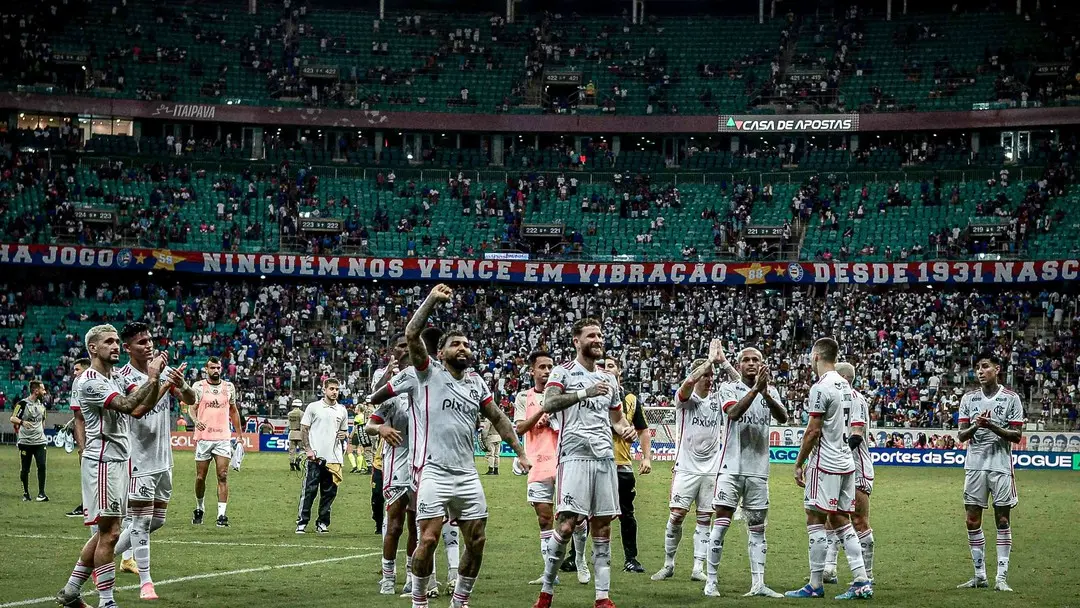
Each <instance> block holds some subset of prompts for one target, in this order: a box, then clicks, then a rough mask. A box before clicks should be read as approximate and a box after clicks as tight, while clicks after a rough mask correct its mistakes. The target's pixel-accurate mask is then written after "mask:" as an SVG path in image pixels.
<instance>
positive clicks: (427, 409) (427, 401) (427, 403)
mask: <svg viewBox="0 0 1080 608" xmlns="http://www.w3.org/2000/svg"><path fill="white" fill-rule="evenodd" d="M430 438H431V396H430V395H429V394H428V386H427V385H426V384H425V385H424V455H423V457H421V458H420V470H421V471H423V469H424V464H425V463H426V462H427V444H428V439H430Z"/></svg>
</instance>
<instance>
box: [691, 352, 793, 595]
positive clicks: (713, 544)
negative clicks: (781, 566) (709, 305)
mask: <svg viewBox="0 0 1080 608" xmlns="http://www.w3.org/2000/svg"><path fill="white" fill-rule="evenodd" d="M735 359H736V364H737V365H738V370H739V374H740V379H739V380H737V381H732V382H725V383H724V384H721V385H720V388H719V391H718V393H719V402H720V411H721V413H722V414H723V424H724V429H723V439H722V440H721V444H722V447H721V449H720V459H719V463H718V465H719V469H718V474H717V476H716V488H715V489H714V492H713V501H712V503H713V508H714V512H713V515H714V519H713V527H712V532H710V534H709V552H708V568H707V570H706V581H705V595H707V596H712V597H719V595H720V592H719V591H718V590H717V586H716V582H717V571H718V570H719V568H720V560H721V557H722V556H723V552H724V537H725V536H726V535H727V531H728V528H729V527H730V526H731V519H732V517H733V516H734V515H735V509H736V508H737V507H739V506H740V504H741V505H742V508H743V513H744V514H745V518H746V524H747V530H748V534H747V540H746V545H747V552H748V554H749V556H750V577H751V583H750V591H749V592H748V593H746V594H745V595H744V597H752V596H763V597H772V598H777V597H783V596H781V595H780V594H779V593H777V592H775V591H773V590H772V589H770V588H769V587H768V586H766V585H765V555H766V552H767V545H766V542H765V522H766V519H767V518H768V514H769V424H770V422H771V421H772V420H773V419H776V421H777V422H778V423H780V424H784V423H786V422H787V410H786V409H784V405H783V403H781V402H780V393H779V392H778V391H777V390H776V387H774V386H772V385H771V380H772V378H771V377H770V376H769V368H768V366H767V365H765V363H764V358H763V357H762V354H761V351H759V350H758V349H756V348H744V349H742V351H740V352H739V355H738V356H737V357H736V358H735Z"/></svg>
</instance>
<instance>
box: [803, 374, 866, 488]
mask: <svg viewBox="0 0 1080 608" xmlns="http://www.w3.org/2000/svg"><path fill="white" fill-rule="evenodd" d="M854 405H855V396H854V395H853V394H852V389H851V385H850V384H848V381H847V380H845V379H844V377H843V376H841V375H840V374H838V373H836V372H835V371H830V372H826V373H825V375H823V376H822V377H821V378H819V379H818V381H817V383H815V384H814V385H813V386H812V387H810V405H809V408H808V411H809V413H810V415H811V416H820V417H821V418H822V429H821V440H820V441H818V444H817V446H815V447H814V449H813V450H812V451H811V452H810V459H809V461H808V462H809V466H812V467H814V468H815V469H817V470H819V471H821V472H822V473H832V474H834V475H843V474H847V473H853V472H854V471H855V459H854V457H853V456H852V455H851V448H850V447H848V443H847V429H848V424H849V423H850V421H851V409H852V407H854Z"/></svg>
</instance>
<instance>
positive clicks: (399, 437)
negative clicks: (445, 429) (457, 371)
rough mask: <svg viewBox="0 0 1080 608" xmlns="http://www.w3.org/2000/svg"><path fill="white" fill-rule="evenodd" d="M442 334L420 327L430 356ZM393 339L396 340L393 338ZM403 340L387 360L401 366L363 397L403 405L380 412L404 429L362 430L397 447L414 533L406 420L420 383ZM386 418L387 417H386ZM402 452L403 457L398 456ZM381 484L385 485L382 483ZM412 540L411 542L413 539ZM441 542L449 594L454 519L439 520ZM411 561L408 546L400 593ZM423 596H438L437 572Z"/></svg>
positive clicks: (456, 554) (454, 560) (407, 588)
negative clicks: (401, 350) (400, 354)
mask: <svg viewBox="0 0 1080 608" xmlns="http://www.w3.org/2000/svg"><path fill="white" fill-rule="evenodd" d="M442 335H443V332H442V330H441V329H439V328H437V327H428V328H427V329H425V330H424V331H422V332H420V339H421V340H423V342H424V347H425V348H426V349H427V352H428V354H429V355H431V356H434V357H438V356H439V340H440V339H441V338H442ZM394 342H395V344H396V343H397V342H398V341H397V340H395V341H394ZM405 344H406V350H405V357H404V360H403V361H401V362H398V363H394V359H393V358H391V362H390V364H389V365H390V366H403V369H401V370H400V371H398V372H397V373H395V374H393V377H392V378H391V377H390V375H389V374H383V379H380V380H379V381H376V382H375V386H377V387H378V390H376V391H375V392H374V393H373V394H372V395H370V396H369V397H368V399H367V401H368V402H369V403H371V404H373V405H374V406H376V407H378V406H381V405H382V404H384V403H386V402H387V400H390V399H394V400H395V403H396V405H397V408H402V407H404V408H405V409H404V412H402V413H393V412H394V411H395V410H387V411H386V412H384V414H385V415H386V416H394V417H395V419H400V418H402V417H403V418H404V419H405V421H406V425H405V431H399V430H397V429H396V428H395V427H393V426H392V425H390V426H388V425H386V424H385V421H384V424H380V425H379V426H378V427H375V429H374V431H372V430H371V429H370V428H368V429H365V432H368V433H371V432H375V433H378V434H379V436H380V438H382V437H386V439H382V440H381V441H380V442H381V443H382V444H383V446H384V449H385V448H386V446H394V447H396V448H398V455H399V458H398V460H397V464H398V469H399V471H398V473H397V476H398V477H399V479H407V480H408V482H409V486H408V488H409V489H408V492H409V495H410V500H409V509H410V512H409V513H408V517H409V518H411V519H412V520H413V522H412V523H410V524H409V532H410V534H411V535H415V534H417V529H416V524H415V517H416V516H415V510H416V509H415V506H414V503H415V501H416V500H415V499H416V489H417V483H418V481H419V480H418V479H417V478H416V476H415V475H414V474H413V469H412V462H411V458H412V453H411V452H410V445H409V441H408V439H409V435H410V434H412V433H410V432H409V430H408V429H409V427H408V424H410V423H412V422H413V420H412V418H411V416H410V413H409V407H410V403H415V402H417V401H418V400H419V399H420V398H421V395H420V394H418V392H417V390H418V389H419V387H420V383H419V380H418V379H417V377H416V370H415V369H414V368H413V367H412V365H410V364H409V363H410V361H409V358H408V346H407V342H406V343H405ZM395 352H396V351H395ZM384 380H385V381H384ZM410 400H411V401H410ZM387 420H389V418H387ZM402 455H403V456H404V457H403V458H400V457H401V456H402ZM383 466H384V467H386V466H389V465H388V464H387V463H386V462H384V463H383ZM402 466H404V470H402V469H401V467H402ZM391 481H392V480H391ZM383 485H385V483H384V484H383ZM414 538H415V536H414ZM413 542H414V543H415V541H413ZM414 546H415V545H414ZM442 546H443V549H444V550H445V551H446V562H447V566H448V568H447V577H446V588H447V593H448V594H452V593H453V592H454V586H455V585H456V584H457V575H458V565H459V561H460V559H459V558H460V546H459V544H458V526H457V522H456V521H451V520H450V519H446V521H445V522H444V523H443V527H442ZM412 563H413V556H412V550H411V549H410V550H409V552H408V554H407V556H406V562H405V568H406V575H405V585H404V587H403V588H402V593H401V597H405V598H410V597H412V588H413V586H412V580H413V577H412ZM395 566H396V564H395ZM384 574H385V573H384ZM395 578H396V576H395ZM381 585H382V583H381V582H380V586H381ZM427 596H428V597H429V598H435V597H439V581H438V580H437V576H435V575H432V578H431V582H430V583H429V584H428V591H427Z"/></svg>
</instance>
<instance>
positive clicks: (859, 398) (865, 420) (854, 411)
mask: <svg viewBox="0 0 1080 608" xmlns="http://www.w3.org/2000/svg"><path fill="white" fill-rule="evenodd" d="M851 394H852V395H853V396H854V397H855V401H854V405H853V406H852V407H851V428H852V429H854V428H855V427H863V428H864V429H865V428H866V427H867V426H868V425H869V424H870V406H869V404H867V402H866V397H863V394H862V393H860V392H859V391H857V390H855V389H851ZM863 433H864V434H863V440H862V441H861V442H860V443H859V447H858V448H856V449H855V453H854V454H852V457H853V458H854V459H855V468H857V469H858V470H859V474H860V475H862V476H863V478H865V479H873V478H874V461H873V460H872V459H871V458H870V445H869V444H868V443H867V438H866V435H868V434H869V433H868V432H867V431H864V432H863Z"/></svg>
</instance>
